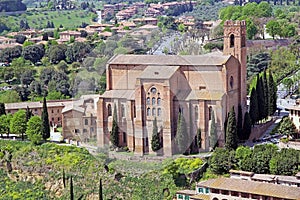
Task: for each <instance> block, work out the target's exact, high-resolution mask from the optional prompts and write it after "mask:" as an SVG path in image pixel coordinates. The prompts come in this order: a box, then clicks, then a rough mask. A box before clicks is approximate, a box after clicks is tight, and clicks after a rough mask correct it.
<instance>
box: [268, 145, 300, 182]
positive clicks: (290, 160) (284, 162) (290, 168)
mask: <svg viewBox="0 0 300 200" xmlns="http://www.w3.org/2000/svg"><path fill="white" fill-rule="evenodd" d="M299 162H300V152H299V151H297V150H295V149H281V151H280V152H277V153H276V155H275V156H273V157H272V158H271V160H270V172H271V174H280V175H289V176H292V175H294V174H296V173H297V172H298V170H299V169H298V166H299Z"/></svg>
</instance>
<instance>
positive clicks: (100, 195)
mask: <svg viewBox="0 0 300 200" xmlns="http://www.w3.org/2000/svg"><path fill="white" fill-rule="evenodd" d="M99 200H103V192H102V179H101V178H100V184H99Z"/></svg>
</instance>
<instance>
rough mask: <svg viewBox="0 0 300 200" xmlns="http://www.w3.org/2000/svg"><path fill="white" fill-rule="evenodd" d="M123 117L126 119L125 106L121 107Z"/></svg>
mask: <svg viewBox="0 0 300 200" xmlns="http://www.w3.org/2000/svg"><path fill="white" fill-rule="evenodd" d="M121 116H122V117H125V106H124V104H122V105H121Z"/></svg>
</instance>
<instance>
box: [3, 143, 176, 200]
mask: <svg viewBox="0 0 300 200" xmlns="http://www.w3.org/2000/svg"><path fill="white" fill-rule="evenodd" d="M0 161H1V162H0V186H1V187H0V188H1V189H0V199H41V198H43V199H69V198H70V196H69V195H70V192H69V180H70V177H71V176H72V177H73V183H74V196H75V198H76V199H78V198H79V197H80V196H82V197H83V199H98V190H99V189H98V185H99V179H100V178H102V180H103V181H102V182H103V194H104V197H105V199H154V200H155V199H161V197H162V195H163V193H162V191H163V189H164V188H168V189H169V191H170V194H167V195H166V196H165V198H166V199H171V198H172V196H173V195H174V194H175V192H176V190H177V187H176V186H175V184H174V182H173V180H172V178H171V176H170V175H163V173H160V171H161V165H160V164H159V163H156V164H153V163H143V162H139V163H134V162H133V163H129V162H125V163H122V162H119V161H117V160H110V159H108V157H107V156H106V155H104V154H99V155H98V156H92V155H91V154H89V152H88V151H87V150H86V149H82V148H77V147H74V146H63V145H56V144H52V143H46V144H43V145H41V146H33V145H31V144H30V143H26V142H16V141H3V140H2V141H0ZM121 163H122V164H121ZM106 164H107V165H108V167H107V166H106ZM125 165H126V166H125ZM129 165H131V166H129ZM105 166H106V167H105ZM128 168H132V169H135V170H137V171H143V170H144V174H143V175H135V174H136V173H134V171H133V170H128ZM106 170H108V171H106ZM130 171H131V172H130ZM63 173H65V177H66V181H65V182H66V187H64V184H63Z"/></svg>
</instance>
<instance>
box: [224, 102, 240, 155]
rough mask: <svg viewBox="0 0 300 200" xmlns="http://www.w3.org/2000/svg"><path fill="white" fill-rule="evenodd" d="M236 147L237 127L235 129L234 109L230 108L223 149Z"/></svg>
mask: <svg viewBox="0 0 300 200" xmlns="http://www.w3.org/2000/svg"><path fill="white" fill-rule="evenodd" d="M237 145H238V141H237V127H236V118H235V111H234V107H232V108H231V111H230V112H229V117H228V122H227V127H226V141H225V147H226V149H229V150H231V149H236V148H237Z"/></svg>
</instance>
